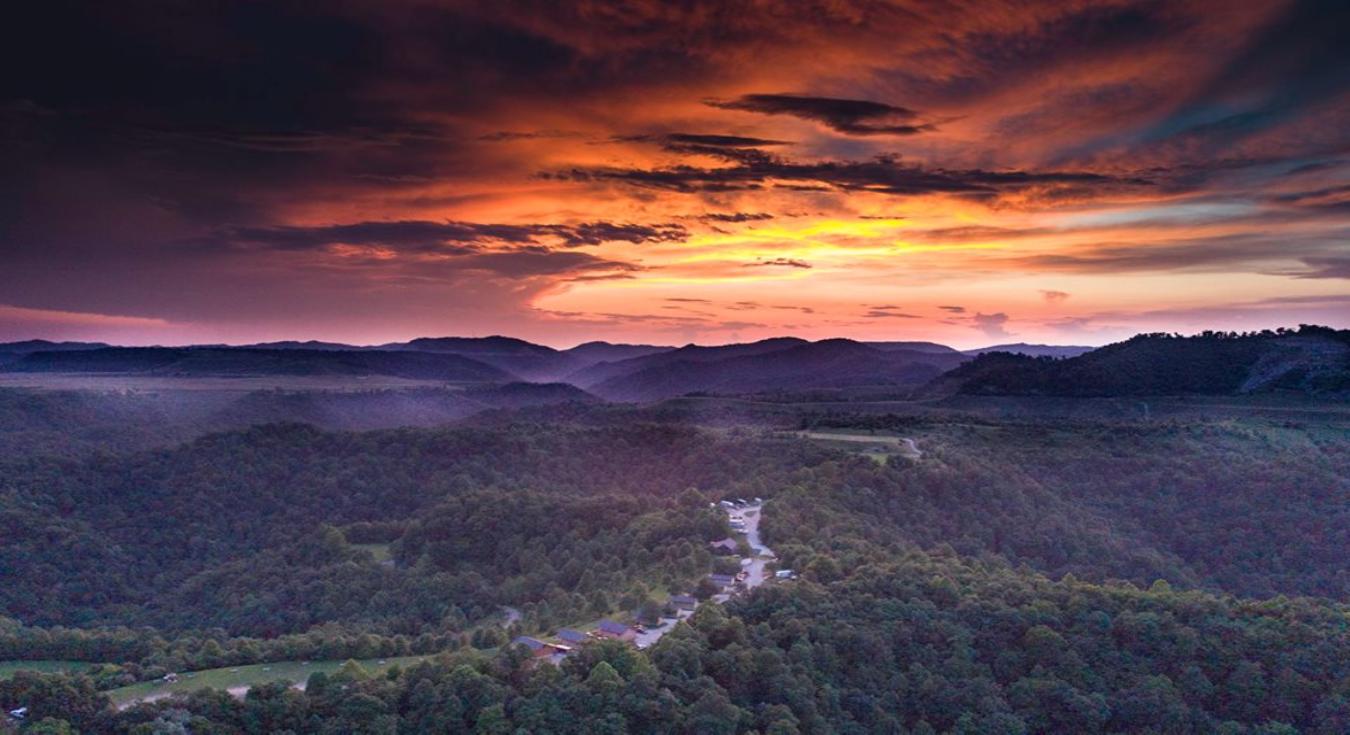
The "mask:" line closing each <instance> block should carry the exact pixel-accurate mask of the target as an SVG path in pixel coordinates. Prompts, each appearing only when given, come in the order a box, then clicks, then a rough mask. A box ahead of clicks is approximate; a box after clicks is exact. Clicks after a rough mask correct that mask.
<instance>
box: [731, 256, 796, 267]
mask: <svg viewBox="0 0 1350 735" xmlns="http://www.w3.org/2000/svg"><path fill="white" fill-rule="evenodd" d="M745 265H746V267H751V268H753V267H763V266H768V267H783V268H810V267H811V264H810V263H808V262H806V261H804V260H799V259H797V258H771V259H769V260H756V261H755V262H753V263H746V264H745Z"/></svg>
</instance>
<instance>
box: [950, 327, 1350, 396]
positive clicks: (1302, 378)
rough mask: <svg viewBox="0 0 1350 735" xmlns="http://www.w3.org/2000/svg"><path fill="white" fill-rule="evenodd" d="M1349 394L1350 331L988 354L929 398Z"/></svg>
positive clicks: (1164, 339)
mask: <svg viewBox="0 0 1350 735" xmlns="http://www.w3.org/2000/svg"><path fill="white" fill-rule="evenodd" d="M1276 390H1283V391H1296V392H1302V393H1310V394H1318V395H1347V394H1350V331H1346V330H1340V331H1337V330H1333V329H1328V328H1325V327H1308V326H1305V327H1301V328H1300V329H1299V330H1297V331H1292V330H1281V331H1279V332H1261V333H1254V334H1227V333H1204V334H1201V335H1198V336H1195V337H1180V336H1174V335H1167V334H1142V335H1139V336H1136V337H1134V338H1131V339H1129V340H1126V341H1124V342H1120V343H1117V344H1113V345H1107V346H1106V347H1102V348H1100V349H1097V350H1093V351H1091V352H1088V353H1085V354H1083V355H1080V356H1077V357H1072V358H1067V359H1054V358H1051V357H1029V356H1026V355H1015V354H1012V353H1008V352H990V353H987V354H983V355H980V356H979V357H977V358H976V359H975V360H973V361H971V362H970V363H967V364H966V365H963V366H961V367H959V368H957V369H956V370H953V371H952V372H951V373H949V374H947V375H944V376H943V377H942V378H941V379H940V380H938V381H935V383H934V384H933V385H932V386H930V392H935V393H943V392H946V393H963V394H968V395H1023V396H1025V395H1045V396H1136V395H1178V394H1201V395H1239V394H1247V393H1259V392H1266V391H1276Z"/></svg>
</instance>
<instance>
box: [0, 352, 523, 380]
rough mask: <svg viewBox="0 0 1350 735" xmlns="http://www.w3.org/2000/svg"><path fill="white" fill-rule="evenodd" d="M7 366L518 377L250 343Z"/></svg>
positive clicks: (471, 365)
mask: <svg viewBox="0 0 1350 735" xmlns="http://www.w3.org/2000/svg"><path fill="white" fill-rule="evenodd" d="M3 369H4V370H7V371H12V372H62V373H129V374H150V375H171V376H234V375H310V376H312V375H350V376H361V375H385V376H391V377H398V378H409V379H415V380H446V381H456V382H461V381H463V382H501V381H507V380H512V379H514V378H513V376H512V375H511V374H510V373H508V372H506V371H504V370H501V369H499V368H496V367H493V366H491V365H487V364H484V363H482V362H478V361H475V360H471V359H469V358H466V357H462V356H460V355H437V354H428V353H421V352H384V351H379V350H365V351H358V350H353V351H338V350H305V349H258V348H251V347H106V348H101V349H93V350H79V351H66V352H33V353H29V354H27V355H24V356H23V357H21V358H20V359H19V360H17V361H15V362H12V363H10V364H8V365H5V366H4V367H3Z"/></svg>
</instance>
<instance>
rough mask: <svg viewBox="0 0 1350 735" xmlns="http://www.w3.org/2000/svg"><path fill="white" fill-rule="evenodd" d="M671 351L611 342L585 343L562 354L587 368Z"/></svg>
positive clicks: (655, 347)
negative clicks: (569, 356)
mask: <svg viewBox="0 0 1350 735" xmlns="http://www.w3.org/2000/svg"><path fill="white" fill-rule="evenodd" d="M673 349H675V348H674V347H670V346H662V345H628V344H614V343H612V342H586V343H584V344H579V345H577V346H576V347H572V348H570V349H566V350H563V352H565V353H566V354H568V355H571V356H572V357H573V358H575V359H577V360H578V361H580V362H583V363H585V364H586V365H587V366H589V365H595V364H598V363H602V362H615V361H618V360H630V359H632V358H634V357H643V356H645V355H653V354H656V353H658V352H669V351H671V350H673Z"/></svg>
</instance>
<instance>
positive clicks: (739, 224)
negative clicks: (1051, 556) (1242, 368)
mask: <svg viewBox="0 0 1350 735" xmlns="http://www.w3.org/2000/svg"><path fill="white" fill-rule="evenodd" d="M30 10H31V11H32V12H31V13H24V14H21V15H22V16H24V17H20V18H19V19H18V20H20V21H21V22H10V23H7V24H6V25H7V28H6V29H5V30H4V31H3V33H2V35H3V36H4V44H3V50H0V56H3V57H4V58H3V61H4V66H5V71H4V72H0V74H3V82H2V83H0V158H2V159H3V161H4V164H3V166H0V341H3V340H15V339H26V338H32V337H47V338H53V339H102V340H107V341H115V342H121V343H129V344H152V343H186V342H198V343H200V342H232V343H242V342H251V341H262V340H275V339H324V340H341V341H347V342H356V343H363V344H369V343H378V342H385V341H392V340H401V339H408V338H411V337H417V336H428V335H430V336H441V335H466V336H475V335H487V334H498V333H501V334H509V335H513V336H518V337H522V338H525V339H530V340H533V341H538V342H542V343H546V344H551V345H555V346H570V345H572V344H576V343H578V342H582V341H586V340H591V339H607V340H610V341H642V342H658V343H665V344H670V343H685V342H691V341H693V342H700V343H721V342H728V341H744V340H750V339H759V338H763V337H768V336H774V335H796V336H800V337H805V338H822V337H829V336H847V337H853V338H858V339H874V340H882V339H884V340H902V339H928V340H935V341H940V342H944V343H947V344H952V345H954V346H958V347H973V346H978V345H985V344H991V343H997V342H1010V341H1029V342H1051V343H1075V344H1100V343H1105V342H1109V341H1114V340H1117V339H1120V338H1122V337H1126V336H1129V335H1131V334H1133V333H1135V332H1139V331H1180V332H1193V331H1196V330H1200V329H1206V328H1215V329H1253V328H1263V327H1275V326H1281V325H1285V326H1292V325H1296V324H1298V323H1301V322H1302V323H1320V324H1328V325H1332V326H1339V327H1347V326H1350V37H1348V36H1350V3H1347V2H1344V1H1342V0H1329V1H1324V2H1258V1H1253V2H1231V0H1223V1H1214V2H1208V1H1206V2H1187V1H1185V0H1175V1H1166V2H1025V3H992V2H976V1H971V2H959V1H952V2H936V1H935V2H918V1H909V0H906V1H904V2H870V1H867V0H834V1H828V0H821V1H820V2H813V1H810V0H782V1H781V2H772V1H768V0H765V1H758V2H736V3H731V2H728V3H696V2H667V3H658V2H574V3H568V2H510V1H509V0H496V1H494V2H476V3H470V2H462V3H461V2H418V1H400V2H394V1H384V2H353V1H344V0H337V1H334V2H322V3H312V2H303V3H302V2H242V1H241V2H115V3H90V2H80V3H65V2H44V3H41V4H36V3H35V4H33V6H32V8H30ZM11 20H15V19H13V18H12V19H11Z"/></svg>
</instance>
